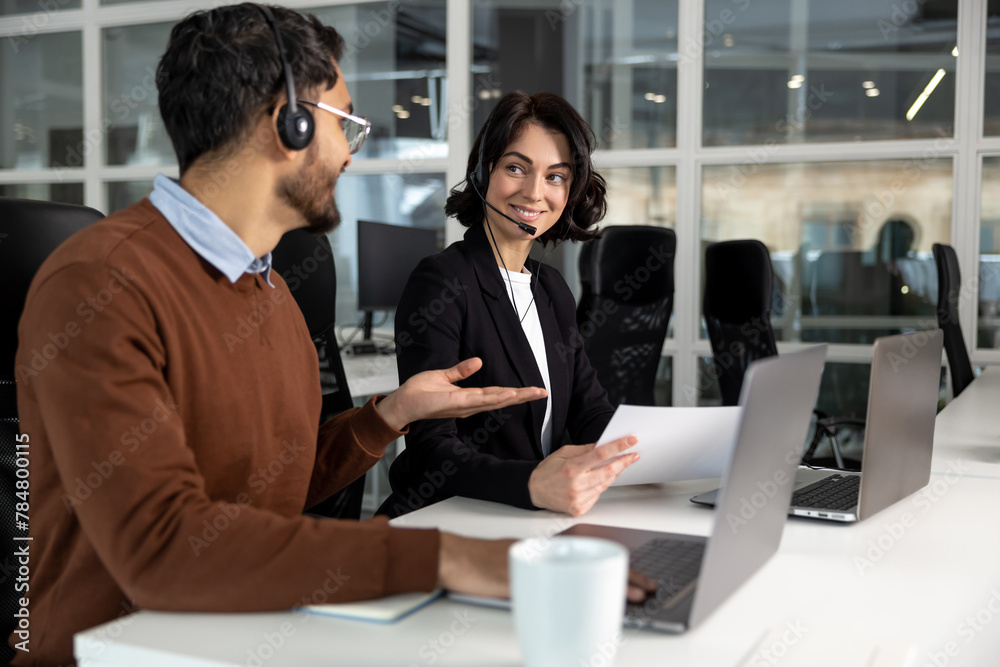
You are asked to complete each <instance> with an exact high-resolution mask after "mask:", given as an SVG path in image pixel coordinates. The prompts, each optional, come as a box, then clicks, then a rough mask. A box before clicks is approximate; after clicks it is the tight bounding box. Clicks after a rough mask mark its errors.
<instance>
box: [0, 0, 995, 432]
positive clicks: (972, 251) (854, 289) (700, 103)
mask: <svg viewBox="0 0 1000 667" xmlns="http://www.w3.org/2000/svg"><path fill="white" fill-rule="evenodd" d="M286 4H288V5H289V6H292V7H302V8H303V10H304V11H310V12H313V13H315V14H316V15H317V16H318V17H319V18H320V19H321V20H323V21H324V22H327V23H330V24H332V25H334V26H335V27H337V28H338V30H340V31H341V33H342V34H343V35H344V37H345V40H346V42H347V45H348V48H347V53H346V54H345V57H344V58H343V61H342V62H341V63H340V64H341V68H342V70H343V72H344V76H345V78H346V79H347V82H348V85H349V86H350V89H351V92H352V96H353V99H354V104H355V108H356V109H357V110H358V113H360V114H363V115H366V116H368V117H369V118H370V119H371V120H372V121H373V125H374V127H373V131H372V134H371V137H370V139H369V141H367V142H366V144H365V146H364V148H363V150H362V152H361V153H359V154H358V155H357V156H355V160H354V162H353V164H352V165H351V167H350V170H349V171H348V173H347V174H346V175H345V176H344V178H343V179H342V181H341V185H340V186H339V187H338V200H339V202H340V206H341V210H342V212H343V214H344V215H343V219H344V222H343V224H342V226H341V227H340V228H339V229H337V230H336V231H335V232H333V234H332V236H331V240H332V242H333V246H334V249H335V252H336V253H337V264H338V273H339V276H338V286H339V289H338V291H339V293H338V303H337V311H338V312H337V319H338V322H339V323H342V324H349V323H352V322H353V321H355V320H356V319H357V318H358V317H359V313H358V312H357V310H356V299H355V282H356V261H357V260H356V220H357V219H358V218H363V219H372V220H380V221H384V222H394V223H398V224H406V225H417V226H422V227H430V228H434V229H438V230H439V231H440V233H441V236H442V239H443V241H447V242H451V241H455V240H457V239H458V238H460V237H461V234H462V232H463V231H464V230H463V229H462V228H461V227H460V226H459V225H457V224H455V223H454V222H453V221H450V222H447V223H446V221H445V218H444V214H443V204H444V200H445V198H446V197H447V193H448V190H449V189H450V188H451V187H454V186H455V185H457V184H458V182H459V181H460V180H461V179H462V178H463V175H464V170H465V168H466V164H465V163H466V158H467V150H468V147H469V146H470V142H471V139H472V137H474V136H475V133H476V132H477V131H478V130H479V128H480V127H481V125H482V123H483V121H484V120H485V118H486V115H487V114H488V113H489V111H490V109H491V108H492V107H493V105H494V104H495V101H496V100H497V99H498V98H499V97H500V96H502V95H503V94H504V93H506V92H508V91H511V90H524V91H526V92H528V93H535V92H540V91H551V92H556V93H559V94H561V95H563V96H565V97H566V98H567V99H569V100H570V101H571V102H572V103H573V104H574V105H575V106H576V108H577V109H578V110H579V111H580V112H581V114H582V115H583V116H584V118H585V119H586V120H587V121H588V122H589V123H590V124H591V126H592V128H593V130H594V132H595V135H596V138H597V143H598V152H597V154H596V155H595V161H596V163H597V164H598V166H599V168H600V170H601V172H602V174H603V175H604V176H605V178H606V180H607V182H608V204H609V206H608V215H607V218H606V219H605V222H604V224H606V225H628V224H648V225H661V226H668V227H671V228H673V229H674V230H675V231H676V233H677V239H678V251H677V259H676V263H675V284H676V286H677V294H676V298H675V305H674V314H673V318H672V324H671V330H670V334H669V335H668V339H667V342H666V344H665V347H664V359H663V363H662V364H661V368H660V372H659V376H660V385H661V386H660V387H659V392H658V397H659V400H661V401H662V402H664V403H672V404H676V405H697V404H711V403H712V402H714V401H716V400H717V389H714V388H713V387H714V384H713V382H714V380H713V378H712V370H711V368H712V367H711V364H710V363H706V360H708V359H710V357H711V350H710V346H709V344H708V341H707V339H706V338H705V335H704V330H703V327H702V324H701V306H700V304H701V285H702V260H703V256H704V250H705V247H706V246H707V245H708V244H710V243H713V242H716V241H722V240H728V239H738V238H757V239H760V240H761V241H763V242H764V244H765V245H766V246H767V247H768V249H769V251H770V254H771V261H772V264H773V267H774V271H775V294H774V298H773V308H774V316H773V317H774V327H775V332H776V336H777V339H778V341H779V347H780V349H782V350H789V349H794V348H795V347H796V346H799V345H803V344H808V343H812V342H819V341H824V342H828V343H830V344H831V348H830V360H831V362H832V364H831V368H832V369H835V370H837V372H836V373H834V374H832V375H836V376H837V377H836V378H834V377H832V375H831V378H830V379H829V380H828V381H827V380H825V381H824V385H823V389H822V392H821V399H820V403H821V404H824V405H827V406H831V409H833V408H836V410H835V411H836V412H837V413H838V414H854V413H856V412H857V409H858V405H860V404H861V402H863V399H864V394H865V392H864V391H863V387H865V386H867V375H866V373H867V369H868V367H869V362H870V358H871V342H872V340H873V339H874V338H875V337H876V336H879V335H883V334H886V333H891V332H901V331H913V330H917V329H926V328H931V327H933V326H935V315H934V312H935V311H934V305H935V303H936V299H937V277H936V272H935V270H934V263H933V259H932V256H931V247H932V245H933V244H935V243H950V244H952V245H954V246H955V247H956V250H957V252H958V254H959V259H960V262H961V266H962V269H963V273H964V274H965V275H964V276H963V277H964V278H965V279H966V282H967V283H968V285H967V289H966V290H965V291H967V292H968V293H969V294H977V295H978V299H976V300H973V299H965V300H962V301H961V316H962V320H961V322H962V325H963V328H964V330H965V332H966V336H967V342H968V344H969V345H970V346H971V347H970V349H971V350H972V353H973V360H974V362H975V363H978V364H984V363H1000V350H998V349H997V346H998V345H1000V333H998V332H1000V315H998V304H1000V288H998V287H997V285H998V284H1000V268H997V267H1000V259H998V258H1000V234H998V233H997V228H998V227H1000V189H998V188H997V187H996V186H995V183H996V182H997V177H998V176H1000V136H998V135H1000V102H998V101H997V100H998V94H997V90H998V86H1000V60H998V58H1000V56H998V55H997V51H998V50H1000V13H998V10H997V8H996V7H994V6H993V4H991V3H988V2H987V1H986V0H958V1H957V2H956V1H954V0H948V1H947V2H946V1H943V0H942V1H939V0H926V1H923V2H898V1H897V0H843V1H842V2H837V3H830V2H823V1H821V0H764V1H763V2H750V1H749V0H703V1H702V2H697V1H693V2H692V1H688V0H571V1H567V0H532V1H531V2H528V1H527V0H412V1H407V2H402V3H400V2H372V3H358V2H329V3H325V4H322V5H319V4H313V3H307V2H296V1H292V2H288V3H286ZM188 11H190V7H189V6H188V5H187V4H186V3H184V2H182V1H180V0H178V1H177V2H174V1H171V0H161V1H158V2H155V3H146V2H138V1H131V2H130V1H126V0H60V2H58V3H42V2H36V1H32V0H16V1H8V2H2V1H0V41H2V42H3V47H4V48H3V49H2V50H0V72H2V76H0V195H3V196H21V197H32V198H43V199H53V200H58V201H68V202H76V203H85V204H87V205H90V206H94V207H96V208H99V209H101V210H103V211H106V212H111V211H114V210H117V209H120V208H122V207H124V206H126V205H128V204H129V203H131V202H133V201H135V200H137V199H139V198H141V197H143V196H145V194H147V193H148V191H149V189H150V187H151V184H152V179H153V177H154V176H155V174H156V173H158V172H161V171H162V172H164V173H167V174H168V175H172V176H176V175H177V173H176V164H175V162H174V157H173V154H172V151H171V149H170V144H169V140H168V139H167V137H166V134H165V132H164V131H163V127H162V123H161V122H160V119H159V116H158V113H157V107H156V90H155V85H153V83H152V79H151V72H152V71H153V69H154V68H155V65H156V62H157V59H158V58H159V55H160V54H161V53H162V50H163V48H164V45H165V43H166V39H167V35H168V31H169V28H170V26H171V25H172V24H173V23H174V22H176V21H177V20H178V19H179V18H180V17H182V16H183V15H184V14H186V13H187V12H188ZM977 220H978V222H977ZM577 255H578V248H577V247H575V246H573V245H569V244H568V245H567V246H566V247H563V248H559V249H558V250H557V251H555V252H553V253H551V254H550V255H549V256H548V257H547V258H546V261H548V262H551V263H553V264H555V265H556V266H558V267H559V268H560V269H561V270H562V272H563V275H564V276H565V277H566V279H567V282H568V283H569V285H570V287H571V288H572V289H574V290H578V289H579V286H578V278H577V271H576V260H577ZM963 293H964V292H963ZM966 301H967V303H966Z"/></svg>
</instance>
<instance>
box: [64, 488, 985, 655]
mask: <svg viewBox="0 0 1000 667" xmlns="http://www.w3.org/2000/svg"><path fill="white" fill-rule="evenodd" d="M711 485H712V482H711V481H707V482H687V483H683V484H669V485H662V486H646V487H625V488H615V489H611V490H610V491H609V492H608V493H606V494H605V497H604V498H602V499H601V501H600V502H599V503H598V505H597V506H596V507H595V508H594V509H593V510H592V511H591V512H590V513H588V514H587V515H586V516H585V520H586V521H589V522H592V523H607V524H618V525H626V526H633V527H656V528H659V529H662V530H672V531H678V532H691V533H700V534H706V533H707V532H708V531H709V529H710V525H711V519H712V516H713V514H712V512H711V511H709V510H706V509H704V508H700V507H695V506H693V505H692V504H691V503H690V502H689V501H688V498H689V497H690V496H691V495H692V494H694V493H696V492H698V491H700V490H702V489H706V488H708V487H710V486H711ZM984 507H993V508H996V507H1000V481H998V480H993V479H980V478H972V477H958V476H951V477H945V476H943V475H934V476H932V478H931V484H930V485H929V486H928V488H927V489H925V490H924V491H922V492H920V493H919V494H918V495H917V496H914V497H912V498H909V499H907V500H904V501H903V502H901V503H898V504H897V505H895V506H893V507H891V508H889V509H887V510H886V511H884V512H882V513H881V514H879V515H878V516H876V517H874V518H873V519H870V520H868V521H866V522H863V523H861V524H857V525H854V526H839V525H830V524H823V523H818V522H808V521H803V520H792V521H790V522H789V523H788V525H787V526H786V530H785V534H784V538H783V541H782V545H781V549H780V551H779V553H778V554H777V555H776V556H775V557H774V558H773V559H772V560H771V561H770V562H769V563H768V564H767V565H766V566H765V567H764V568H763V569H762V570H761V571H760V572H759V573H758V574H757V575H755V576H754V577H753V578H752V579H751V580H750V581H749V582H748V583H747V584H746V585H744V586H743V587H742V588H741V589H740V590H738V591H737V592H736V594H735V595H734V596H733V597H732V598H731V599H730V600H729V601H728V602H726V603H725V604H724V605H723V606H722V607H721V608H720V609H718V610H717V611H716V612H715V613H714V614H713V615H712V616H711V617H710V618H709V619H708V620H707V621H706V622H705V624H704V625H702V626H701V627H699V628H697V629H696V630H695V631H693V632H690V633H688V634H687V635H684V636H669V635H661V634H656V633H650V632H637V631H627V632H626V633H625V638H626V641H625V643H624V644H623V646H622V647H621V649H620V652H619V657H618V661H617V663H616V664H617V665H619V666H630V665H642V666H644V667H645V666H648V665H665V664H669V665H677V666H683V667H698V666H701V665H704V666H712V667H715V666H727V667H735V666H737V665H742V664H743V661H744V660H745V659H746V658H747V656H748V655H749V654H750V652H751V651H752V650H753V649H754V648H755V647H756V646H757V645H758V643H759V642H760V640H761V638H762V637H763V636H764V635H765V633H766V632H767V631H768V630H769V629H771V628H774V627H780V626H785V625H786V624H788V623H791V624H793V625H795V624H797V625H798V627H800V628H801V629H803V630H804V633H803V635H802V638H801V641H802V642H803V644H802V645H801V647H806V648H808V644H809V643H811V644H812V645H814V646H826V645H830V646H834V647H836V646H840V647H851V646H868V647H874V646H878V647H880V648H881V649H883V651H884V652H885V654H889V653H892V652H893V651H897V655H898V654H899V653H898V652H899V651H902V652H903V653H905V652H906V649H907V648H908V647H910V648H913V649H914V655H915V657H916V658H918V660H917V661H915V662H910V663H909V664H912V665H914V666H915V667H923V666H924V665H925V664H933V663H930V662H928V661H929V658H928V653H931V654H938V653H940V654H941V655H942V656H944V657H945V658H947V664H948V665H949V667H954V666H956V665H982V666H984V667H985V666H986V665H991V666H992V665H995V664H997V662H998V660H1000V613H996V612H1000V530H996V528H995V522H993V521H988V522H987V521H984V516H985V515H984V514H983V513H982V511H981V508H984ZM907 513H908V515H909V517H911V518H912V520H909V519H908V520H907V524H909V527H902V524H903V520H904V515H906V514H907ZM396 523H397V524H398V525H403V526H440V527H444V528H447V529H449V530H452V531H454V532H458V533H462V534H465V535H471V536H481V537H495V536H510V537H528V536H536V535H547V534H552V533H555V532H558V531H559V530H562V529H563V528H565V527H566V526H568V525H569V524H570V523H572V520H570V519H569V518H568V517H565V516H562V515H555V514H552V513H549V512H527V511H523V510H517V509H514V508H510V507H506V506H501V505H495V504H492V503H484V502H479V501H471V500H465V499H452V500H449V501H446V502H444V503H439V504H438V505H434V506H432V507H428V508H426V509H424V510H421V511H419V512H415V513H413V514H411V515H408V516H405V517H401V518H400V519H398V520H397V521H396ZM987 523H988V524H989V525H986V524H987ZM858 559H867V560H868V563H867V564H866V563H865V562H863V561H860V560H858ZM994 596H996V600H995V601H993V603H992V604H993V609H994V611H991V610H990V609H989V605H990V603H991V600H992V599H993V598H994ZM977 614H978V615H979V617H980V622H982V621H983V619H986V618H987V615H988V617H989V618H988V621H987V622H985V623H983V625H982V626H981V629H980V630H978V631H976V630H974V629H973V628H972V626H970V625H968V621H967V620H966V618H967V617H972V619H973V620H975V618H976V616H977ZM949 642H951V643H953V644H954V645H953V646H951V645H950V644H949ZM76 646H77V649H76V650H77V656H78V658H79V659H80V660H81V665H86V666H88V667H111V666H115V667H124V666H126V665H129V666H132V665H140V664H141V665H143V666H144V667H159V666H161V665H162V666H166V665H170V666H175V665H192V666H194V665H197V666H199V667H209V666H212V667H219V666H222V665H225V666H235V665H242V666H250V665H266V666H267V667H280V666H285V665H288V666H292V665H294V666H295V667H309V666H311V665H317V666H318V665H334V664H336V665H352V666H353V665H385V666H390V665H391V666H392V667H399V666H403V667H407V666H411V665H430V664H434V665H446V666H448V665H454V666H462V667H470V666H477V665H482V666H491V667H493V666H496V667H500V666H504V667H512V666H514V665H518V664H520V658H519V651H518V648H517V643H516V640H515V637H514V633H513V629H512V624H511V619H510V615H509V614H508V613H507V612H503V611H496V610H490V609H480V608H477V607H469V606H465V605H459V604H454V603H451V602H448V601H444V600H440V601H437V602H435V603H433V604H432V605H430V606H429V607H427V608H425V609H424V610H421V611H419V612H417V613H416V614H414V615H412V616H410V617H409V618H406V619H404V620H402V621H400V622H399V623H398V624H395V625H388V626H382V625H375V624H368V623H363V622H357V621H346V620H338V619H333V618H327V617H320V616H309V615H305V614H299V613H293V612H286V613H274V614H164V613H153V612H140V613H138V614H136V615H134V616H131V617H126V618H124V619H120V620H118V621H114V622H112V623H109V624H106V625H104V626H100V627H99V628H96V629H94V630H91V631H88V632H85V633H82V634H80V635H77V645H76ZM801 647H800V648H801ZM948 647H950V648H952V649H953V652H956V655H954V656H951V657H949V656H946V655H945V654H944V653H943V652H944V651H945V650H946V649H947V648H948ZM845 650H846V649H845ZM254 658H256V659H258V660H260V662H255V661H254ZM761 664H766V663H761ZM774 664H777V665H782V666H784V665H796V663H793V662H788V661H785V662H779V663H774ZM800 664H801V663H799V665H800ZM837 664H838V667H840V665H851V664H857V665H859V667H860V666H861V665H869V664H872V663H869V662H866V661H862V662H840V663H837ZM879 664H881V663H879ZM889 664H893V665H901V664H906V663H900V662H892V663H889ZM942 664H943V663H942ZM574 667H576V666H574ZM810 667H814V666H813V665H810Z"/></svg>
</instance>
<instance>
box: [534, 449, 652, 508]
mask: <svg viewBox="0 0 1000 667" xmlns="http://www.w3.org/2000/svg"><path fill="white" fill-rule="evenodd" d="M637 442H638V440H637V439H636V438H635V436H632V435H630V436H626V437H624V438H619V439H618V440H614V441H612V442H609V443H607V444H606V445H601V446H600V447H597V446H596V445H595V444H589V445H564V446H562V447H560V448H559V449H557V450H556V451H554V452H552V454H550V455H549V456H548V457H546V458H545V459H543V460H542V462H541V463H539V464H538V467H537V468H535V470H534V471H533V472H532V473H531V477H530V478H528V493H529V495H530V496H531V502H532V504H533V505H535V506H536V507H544V508H545V509H549V510H552V511H554V512H565V513H566V514H569V515H571V516H580V515H581V514H583V513H584V512H586V511H587V510H589V509H590V508H591V507H593V506H594V503H596V502H597V499H598V498H600V497H601V493H603V492H604V489H606V488H608V487H609V486H610V485H611V482H613V481H615V478H616V477H618V475H619V474H620V473H621V471H622V470H624V469H625V468H627V467H629V466H630V465H632V464H633V463H635V462H636V461H638V460H639V455H638V454H635V453H630V454H625V455H624V456H622V457H620V458H618V459H616V460H615V461H612V462H611V463H608V461H611V459H614V458H615V457H616V456H618V455H619V454H621V453H622V452H624V451H625V450H626V449H628V448H629V447H631V446H632V445H634V444H635V443H637Z"/></svg>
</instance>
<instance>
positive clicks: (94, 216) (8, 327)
mask: <svg viewBox="0 0 1000 667" xmlns="http://www.w3.org/2000/svg"><path fill="white" fill-rule="evenodd" d="M103 217H104V216H103V215H102V214H101V213H99V212H97V211H95V210H94V209H92V208H87V207H85V206H73V205H71V204H58V203H55V202H47V201H30V200H27V199H10V198H6V197H0V283H2V285H3V287H2V289H0V313H3V317H2V320H0V513H2V514H3V516H7V517H11V518H10V519H9V520H8V521H6V522H4V523H3V526H4V528H2V529H0V558H2V561H0V572H2V575H0V577H2V581H0V615H2V619H3V620H2V622H0V635H2V636H3V637H7V636H8V635H9V634H10V633H11V631H12V630H13V629H14V623H12V621H13V619H14V617H13V614H14V613H15V611H16V610H17V608H18V603H17V600H18V597H19V595H18V594H17V593H15V591H14V576H15V574H16V573H17V562H16V560H15V559H14V556H13V550H14V539H13V538H14V531H13V528H14V519H13V517H14V510H15V503H16V502H18V498H17V496H16V495H15V484H16V481H17V477H16V474H15V473H16V471H17V465H16V460H17V456H16V454H15V452H16V451H17V449H16V440H15V438H17V436H18V435H19V434H20V428H19V424H18V419H17V388H16V385H15V382H14V378H15V373H14V356H15V354H16V353H17V324H18V321H20V319H21V311H23V310H24V301H25V298H26V297H27V296H28V287H29V286H30V285H31V279H32V278H34V276H35V274H36V273H37V272H38V269H39V267H40V266H41V265H42V262H44V261H45V258H46V257H48V256H49V255H50V254H52V251H53V250H55V249H56V247H58V246H59V244H61V243H62V242H63V241H65V240H66V239H68V238H69V237H70V236H72V235H73V234H74V233H76V232H77V231H79V230H80V229H83V228H84V227H86V226H87V225H89V224H91V223H93V222H96V221H97V220H99V219H101V218H103ZM11 658H13V651H10V649H9V648H8V646H7V644H6V643H4V644H2V645H0V661H2V662H6V661H7V660H10V659H11Z"/></svg>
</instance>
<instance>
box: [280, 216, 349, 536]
mask: <svg viewBox="0 0 1000 667" xmlns="http://www.w3.org/2000/svg"><path fill="white" fill-rule="evenodd" d="M271 263H272V267H273V270H274V271H276V272H277V273H278V274H280V275H281V276H282V277H283V278H285V282H287V283H288V287H289V289H290V290H291V292H292V296H293V297H295V302H296V303H297V304H298V306H299V309H300V310H301V311H302V314H303V315H304V316H305V318H306V325H307V326H308V327H309V334H310V335H311V336H312V339H313V343H315V345H316V353H317V354H318V355H319V366H320V385H321V387H322V391H323V410H322V413H321V415H320V423H322V422H324V421H326V420H327V419H330V418H331V417H333V416H335V415H337V414H339V413H341V412H343V411H344V410H346V409H348V408H350V407H352V406H353V405H354V402H353V400H352V399H351V392H350V390H349V389H348V386H347V375H346V374H345V373H344V364H343V362H342V361H341V359H340V349H339V348H338V346H337V339H336V334H335V324H336V314H337V270H336V267H335V265H334V261H333V250H332V249H331V248H330V241H329V240H327V238H326V237H325V236H316V235H313V234H310V233H309V232H307V231H305V230H304V229H297V230H294V231H291V232H288V233H287V234H285V235H284V236H282V237H281V241H280V242H278V246H277V247H276V248H275V249H274V251H273V252H272V255H271ZM364 491H365V476H364V475H362V476H361V477H360V478H358V479H357V480H355V481H354V482H352V483H351V484H349V485H348V486H347V487H345V488H344V489H341V490H340V491H339V492H337V493H335V494H334V495H332V496H330V497H329V498H327V499H326V500H324V501H323V502H321V503H319V504H318V505H316V506H314V507H311V508H309V509H308V512H309V513H310V514H316V515H320V516H327V517H334V518H341V519H360V518H361V504H362V500H363V496H364Z"/></svg>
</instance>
